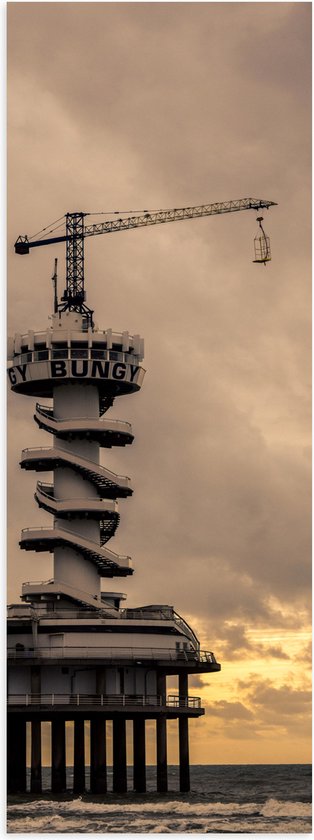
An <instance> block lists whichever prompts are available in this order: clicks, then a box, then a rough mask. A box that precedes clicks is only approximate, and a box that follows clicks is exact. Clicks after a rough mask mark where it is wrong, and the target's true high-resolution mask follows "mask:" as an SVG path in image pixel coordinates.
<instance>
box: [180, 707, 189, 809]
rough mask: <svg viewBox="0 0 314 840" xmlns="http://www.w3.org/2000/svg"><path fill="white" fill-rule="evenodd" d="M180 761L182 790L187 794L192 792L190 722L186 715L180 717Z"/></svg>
mask: <svg viewBox="0 0 314 840" xmlns="http://www.w3.org/2000/svg"><path fill="white" fill-rule="evenodd" d="M179 761H180V790H181V791H182V793H186V792H187V791H188V790H190V764H189V720H188V718H187V717H186V716H185V715H184V717H183V715H180V716H179Z"/></svg>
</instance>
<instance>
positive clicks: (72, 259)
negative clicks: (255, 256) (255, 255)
mask: <svg viewBox="0 0 314 840" xmlns="http://www.w3.org/2000/svg"><path fill="white" fill-rule="evenodd" d="M276 204H277V202H275V201H269V200H264V199H256V198H240V199H235V200H231V201H221V202H215V203H213V204H201V205H199V206H196V207H181V208H174V209H172V210H158V211H157V212H154V213H149V212H148V211H145V210H144V211H143V212H142V213H141V214H140V215H137V216H128V217H126V218H118V219H111V220H107V221H104V222H96V223H93V224H86V223H85V218H86V217H87V216H90V215H92V214H90V213H82V212H76V213H66V214H65V217H62V218H65V234H63V235H60V236H53V237H50V236H49V233H52V232H53V231H51V230H50V231H49V232H48V235H47V234H46V231H47V228H43V230H42V231H41V233H43V234H44V235H43V236H42V237H41V238H40V239H35V238H34V237H30V238H29V237H28V236H19V237H18V238H17V240H16V242H15V246H14V247H15V253H16V254H29V252H30V249H31V248H37V247H39V246H41V245H52V244H56V243H58V242H65V243H66V289H65V291H64V294H63V296H62V298H61V303H58V305H57V309H58V311H60V312H63V311H65V310H72V311H75V312H81V313H82V314H85V315H86V316H87V320H88V321H89V322H90V323H91V325H93V311H92V310H91V309H89V308H88V307H87V306H86V304H85V290H84V239H86V237H87V236H98V235H100V234H103V233H115V232H118V231H123V230H134V228H138V227H148V226H149V225H160V224H165V223H167V222H176V221H183V220H185V219H186V220H187V219H196V218H201V217H203V216H215V215H220V214H222V213H236V212H238V211H240V210H262V209H269V207H273V206H276ZM115 212H116V213H119V211H115ZM59 221H60V219H58V220H57V222H59ZM53 224H55V223H53ZM37 235H38V234H37ZM262 256H264V254H263V255H262ZM269 258H270V257H268V259H269ZM258 261H259V262H264V263H266V258H265V259H261V260H258Z"/></svg>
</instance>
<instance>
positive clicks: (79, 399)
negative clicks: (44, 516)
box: [7, 199, 274, 794]
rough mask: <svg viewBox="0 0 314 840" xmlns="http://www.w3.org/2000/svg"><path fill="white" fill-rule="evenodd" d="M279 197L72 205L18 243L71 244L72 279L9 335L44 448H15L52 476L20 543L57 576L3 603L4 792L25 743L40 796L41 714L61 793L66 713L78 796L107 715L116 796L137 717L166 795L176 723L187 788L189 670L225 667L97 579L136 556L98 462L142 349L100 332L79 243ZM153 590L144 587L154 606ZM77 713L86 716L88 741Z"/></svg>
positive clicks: (125, 336)
mask: <svg viewBox="0 0 314 840" xmlns="http://www.w3.org/2000/svg"><path fill="white" fill-rule="evenodd" d="M273 204H274V202H270V201H264V200H261V199H239V200H237V201H231V202H222V203H220V204H217V203H216V204H212V205H202V206H200V207H194V208H193V207H189V208H185V209H183V210H173V211H159V212H158V213H156V214H147V213H145V214H144V215H142V216H138V217H131V218H126V219H125V218H122V219H118V220H114V221H113V222H105V223H101V224H92V225H85V215H86V214H84V213H71V214H70V213H68V214H67V215H66V217H65V219H66V232H65V235H64V236H60V235H58V236H57V237H53V238H51V237H50V238H49V237H48V238H47V237H46V239H45V238H41V239H40V240H37V241H34V239H33V240H29V239H28V237H19V239H18V240H17V242H16V244H15V250H16V252H17V253H19V254H27V253H29V250H30V248H33V247H37V246H40V245H45V244H49V243H54V242H65V243H66V265H67V273H66V281H67V287H66V290H65V292H64V295H63V297H62V298H61V302H59V301H58V298H57V294H56V295H55V305H54V313H53V315H52V317H51V321H50V326H49V327H48V328H47V329H46V330H44V331H43V332H35V331H34V330H32V329H29V330H28V332H27V333H26V334H25V335H20V334H15V336H14V337H13V338H11V339H9V349H8V357H9V368H8V376H9V381H10V385H11V389H12V391H13V392H14V393H15V394H17V395H18V397H19V396H20V395H24V396H28V397H31V398H32V399H33V400H34V403H35V411H34V420H35V422H36V424H37V426H38V427H39V437H38V440H39V445H38V446H36V447H35V448H34V447H33V448H25V449H23V451H22V455H21V462H20V464H21V467H22V469H25V470H34V471H35V472H38V473H48V478H46V477H45V480H41V479H40V480H38V481H37V484H36V489H35V500H36V503H37V505H38V506H39V508H41V509H42V510H43V511H45V512H46V513H47V512H48V514H50V515H51V517H52V519H51V524H50V525H48V526H43V527H39V528H38V527H36V528H34V527H31V526H30V525H29V524H28V527H25V528H23V530H22V534H21V539H20V548H21V549H25V550H26V551H35V552H39V553H40V552H47V551H48V552H51V553H52V555H53V576H52V578H51V579H50V580H48V581H42V582H38V581H37V582H33V583H32V582H27V583H24V584H23V586H22V595H21V603H18V604H11V605H10V606H9V607H8V751H7V754H8V788H9V791H10V792H12V793H17V792H22V793H24V792H25V791H26V789H27V784H26V776H27V774H26V751H27V746H29V748H30V755H31V773H30V791H31V792H32V793H38V792H40V791H41V788H42V723H43V722H47V721H48V722H50V724H51V790H52V791H53V792H62V791H65V790H66V789H67V774H66V768H67V763H69V762H67V758H68V757H67V749H66V722H68V721H70V722H72V724H74V779H73V788H74V791H75V792H76V793H80V792H83V791H84V790H85V787H86V778H85V777H86V772H85V771H86V767H87V766H90V789H91V791H92V792H95V793H102V794H105V793H106V791H107V762H106V746H107V740H108V737H109V725H108V726H107V724H108V721H110V722H112V745H113V791H114V792H116V793H120V792H121V793H124V792H126V791H127V743H126V721H127V720H128V721H129V720H130V721H132V726H133V784H132V788H133V789H134V790H135V791H137V792H139V793H140V792H144V791H145V790H146V740H145V734H146V733H145V723H146V721H151V720H155V721H156V763H157V790H158V791H159V792H166V791H167V789H168V779H167V775H168V774H167V720H170V719H177V720H178V737H179V763H180V790H181V791H188V790H189V788H190V769H189V740H188V721H189V719H190V718H195V717H199V716H201V715H203V714H204V709H203V708H202V707H201V702H200V698H198V697H191V696H189V693H188V676H189V674H193V675H195V674H200V673H209V672H210V673H211V672H215V671H219V670H220V665H219V664H218V663H217V662H216V660H215V656H214V654H213V653H212V652H204V651H201V650H200V644H199V641H198V639H197V637H196V635H195V633H194V632H193V630H192V628H191V627H190V626H189V625H188V624H187V622H186V621H185V620H184V619H183V618H182V617H181V616H180V615H179V614H178V613H176V612H175V610H174V608H173V606H169V605H161V604H154V603H153V604H150V605H146V606H142V607H136V608H131V609H129V608H127V607H125V605H124V601H125V596H124V595H123V594H122V593H121V592H120V591H118V592H116V591H108V590H107V587H106V584H104V583H103V582H104V581H105V580H106V579H107V578H110V579H113V578H115V577H117V578H121V577H126V576H128V575H131V574H132V573H133V569H132V566H131V559H130V557H128V556H120V555H118V554H117V553H115V552H114V551H113V550H112V549H111V548H109V547H108V543H109V540H111V539H112V538H113V536H114V534H115V531H116V529H117V526H118V524H119V513H118V500H119V498H126V497H128V496H131V495H132V487H131V483H130V479H129V478H128V477H127V476H125V475H116V474H115V473H113V472H112V471H110V470H109V469H107V467H105V466H101V465H100V450H101V449H103V448H104V449H106V448H110V447H113V446H120V447H123V446H126V445H129V444H131V443H132V441H133V432H132V429H131V426H130V424H129V423H128V422H126V421H125V420H117V419H113V418H112V417H111V410H112V405H113V402H114V400H115V399H116V398H118V397H119V396H120V395H127V394H132V393H134V392H137V391H139V390H140V388H141V385H142V382H143V378H144V369H143V367H142V361H143V355H144V349H143V340H142V339H141V338H140V336H139V335H133V336H132V335H130V334H129V333H128V332H127V331H124V332H121V333H116V332H113V331H112V330H111V329H107V330H105V331H101V330H99V329H97V328H96V327H95V325H94V321H93V313H92V311H91V310H89V309H88V307H87V306H86V304H85V291H84V249H83V246H84V239H85V237H86V236H91V235H97V234H102V233H111V232H115V231H119V230H120V231H122V230H127V229H128V230H130V229H132V228H134V227H141V226H147V225H150V224H160V223H164V222H172V221H178V220H184V219H193V218H197V217H201V216H209V215H213V214H216V213H229V212H236V211H238V210H246V209H255V210H256V209H258V210H259V209H262V208H263V207H269V206H271V205H273ZM263 257H264V258H265V259H266V257H265V254H263ZM265 259H264V260H263V261H265ZM42 400H43V402H42ZM47 400H48V402H47ZM35 401H36V402H35ZM40 430H44V432H45V433H48V434H49V435H51V445H50V446H47V445H46V440H47V434H46V436H45V445H40ZM25 443H27V441H25ZM49 473H50V474H51V473H52V476H53V478H52V480H51V475H50V480H48V479H49ZM160 492H162V487H161V488H160ZM25 524H27V523H25ZM110 545H111V543H110ZM147 562H149V558H147ZM103 586H105V588H104V589H103ZM119 589H120V586H119ZM153 594H154V593H153V584H152V600H153ZM174 675H175V676H176V677H177V680H178V690H177V693H176V694H170V695H169V693H168V692H167V677H173V676H174ZM85 721H89V723H90V735H89V738H87V737H85V736H86V732H85ZM107 730H108V731H107ZM28 742H29V743H28ZM87 747H89V754H88V752H87Z"/></svg>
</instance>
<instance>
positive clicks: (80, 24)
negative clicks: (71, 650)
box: [8, 2, 311, 763]
mask: <svg viewBox="0 0 314 840" xmlns="http://www.w3.org/2000/svg"><path fill="white" fill-rule="evenodd" d="M310 15H311V4H310V3H281V2H280V3H271V2H270V3H268V2H267V3H237V2H235V3H219V2H217V3H102V2H100V3H15V2H14V3H9V4H8V24H9V26H8V30H9V31H8V62H9V71H8V82H9V133H8V148H9V164H8V187H9V212H8V237H9V258H8V269H9V273H8V319H9V329H8V331H9V334H12V333H14V332H15V331H17V332H26V331H27V330H28V329H35V330H36V329H37V330H38V329H39V330H40V329H45V328H46V326H47V325H48V323H49V322H48V315H49V314H50V313H51V311H52V284H51V279H50V278H51V275H52V273H53V261H54V258H55V257H58V259H59V263H58V266H59V277H60V289H62V288H63V286H64V272H65V265H64V249H63V246H62V245H59V246H55V247H50V248H49V247H47V248H41V249H36V250H35V251H34V253H32V252H31V254H30V255H29V256H28V257H24V258H22V257H19V256H16V255H15V254H14V252H13V243H14V241H15V239H16V238H17V236H18V235H19V234H21V233H23V234H24V233H27V234H29V235H32V234H34V233H36V232H37V231H39V230H40V229H41V228H43V227H45V226H46V225H48V224H49V223H50V222H51V221H53V220H54V219H57V218H59V217H60V216H62V215H63V214H64V213H65V212H67V211H75V210H79V211H81V210H84V211H89V212H96V211H99V212H100V211H110V210H120V211H122V210H129V209H130V210H139V211H141V210H142V209H143V208H147V209H149V210H155V209H159V208H160V207H163V208H171V207H184V206H191V205H197V204H204V203H209V202H214V201H223V200H228V199H235V198H242V197H247V196H253V197H255V198H264V199H270V200H272V201H276V202H278V207H274V208H272V209H271V210H269V211H265V212H264V226H265V229H266V231H267V233H268V234H269V235H270V236H271V245H272V254H273V260H272V262H271V263H269V264H268V265H267V266H266V267H264V266H263V265H261V266H260V265H255V264H253V262H252V260H253V257H254V253H253V239H254V236H255V234H256V232H257V228H258V225H257V222H256V213H254V211H248V212H243V213H242V212H241V213H237V214H233V215H230V216H228V215H226V216H217V217H213V218H210V219H206V218H205V219H197V220H194V221H189V222H181V223H177V224H171V225H165V226H159V227H158V226H156V227H152V228H147V229H142V230H141V229H139V230H135V231H129V232H124V233H121V234H119V237H118V236H117V237H115V236H113V235H112V236H100V237H95V238H90V239H89V240H87V241H86V278H87V279H86V288H87V303H88V305H89V306H90V307H91V308H92V309H94V310H95V316H96V321H97V323H98V325H99V327H100V328H101V329H106V328H108V327H112V328H113V329H115V330H118V331H120V330H129V331H130V333H131V334H134V333H140V334H141V335H142V336H144V338H145V361H144V366H145V368H146V370H147V373H146V377H145V380H144V385H143V388H142V391H141V392H140V393H139V394H137V395H134V396H131V397H128V398H126V397H124V398H121V399H120V400H116V402H115V404H114V407H113V409H112V410H111V416H112V417H118V418H121V419H126V420H129V421H131V422H132V424H133V431H134V433H135V442H134V444H133V446H132V447H129V448H125V449H123V450H117V451H116V452H115V451H112V452H110V451H109V452H107V451H106V450H104V451H103V453H102V461H103V463H104V464H106V465H108V466H109V467H110V468H112V469H114V470H116V471H117V472H119V473H120V474H123V473H125V474H128V475H130V476H131V478H132V484H133V487H134V490H135V492H134V496H133V498H132V499H131V500H126V501H124V502H121V504H120V513H121V524H120V527H119V530H118V533H117V535H116V537H115V538H114V540H113V541H112V543H110V548H111V547H112V549H113V550H114V551H117V552H120V553H122V554H130V555H132V557H133V562H134V567H135V573H134V575H133V577H132V578H131V579H127V580H126V581H125V582H123V588H124V591H125V592H126V593H127V595H128V605H129V606H132V605H134V606H138V605H141V604H145V603H147V604H149V603H169V604H173V605H174V606H175V608H176V609H177V611H178V612H179V613H181V614H183V615H184V616H185V617H186V618H188V619H189V620H190V621H191V623H192V624H193V626H194V627H195V629H196V631H197V632H198V633H199V636H200V640H201V646H202V647H203V648H204V649H209V650H214V651H215V653H216V656H217V658H218V659H219V661H221V662H222V672H221V674H220V675H215V679H213V680H211V684H210V686H209V680H208V679H207V677H202V678H201V679H198V680H195V686H194V687H193V686H192V687H191V693H194V694H195V693H197V694H201V695H202V697H203V700H204V703H205V704H207V706H208V710H207V716H206V718H205V719H204V720H203V721H202V722H201V721H199V722H197V723H195V724H193V726H192V732H193V739H192V740H193V743H192V760H193V761H195V762H197V761H203V762H204V763H207V762H210V761H211V760H212V755H213V744H215V747H214V749H215V760H218V758H217V756H218V755H219V759H220V760H221V761H222V762H223V761H226V762H228V761H230V762H234V761H236V760H239V761H240V760H242V761H243V762H245V761H248V762H250V761H252V762H253V763H254V762H256V763H258V762H259V761H279V762H285V761H296V762H298V761H301V762H302V761H307V760H309V756H310V753H309V739H308V720H309V714H308V710H309V682H308V672H307V670H306V667H307V664H306V663H307V660H308V643H309V622H310V618H309V606H310V603H309V599H310V580H311V563H310V559H311V558H310V459H309V446H310V286H311V269H310V244H311V198H310V187H311V180H310V154H311V92H310V84H311V51H310V50H311V48H310V34H311V20H310ZM8 409H9V423H8V431H9V444H8V457H9V478H10V482H9V485H10V486H9V537H8V547H9V602H11V603H12V602H13V601H17V600H18V598H19V593H20V589H21V583H22V581H25V580H38V579H48V578H49V577H50V576H51V571H52V561H51V556H50V555H49V554H47V555H45V554H40V555H39V554H38V555H36V554H32V553H26V552H21V551H19V548H18V539H19V532H20V529H21V528H22V527H27V526H31V525H41V524H44V523H45V522H47V523H48V522H49V521H50V517H49V516H48V514H45V513H44V512H42V511H40V510H39V509H38V508H37V506H36V504H35V502H34V498H33V492H34V488H35V482H36V477H35V475H34V474H32V473H25V472H23V471H21V470H20V469H19V467H18V461H19V455H20V450H21V448H23V447H27V446H31V445H40V443H43V444H46V445H50V444H51V439H50V438H49V436H48V435H46V434H45V433H44V432H39V430H38V428H37V426H36V424H35V423H34V421H33V419H32V418H33V409H34V401H32V400H31V399H29V398H26V397H17V396H14V395H10V396H9V403H8ZM120 586H121V582H120V584H119V586H118V588H120ZM112 588H113V589H114V588H117V587H116V585H115V583H114V582H113V584H112ZM171 743H172V742H171ZM171 749H172V747H171Z"/></svg>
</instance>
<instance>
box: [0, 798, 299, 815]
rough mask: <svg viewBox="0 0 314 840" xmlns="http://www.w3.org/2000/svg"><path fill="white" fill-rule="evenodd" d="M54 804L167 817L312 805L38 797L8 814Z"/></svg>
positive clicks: (66, 809) (77, 810)
mask: <svg viewBox="0 0 314 840" xmlns="http://www.w3.org/2000/svg"><path fill="white" fill-rule="evenodd" d="M52 807H53V811H54V814H55V815H56V812H59V813H60V812H62V814H65V815H71V814H74V815H76V816H78V815H79V814H81V815H84V817H85V818H87V816H88V815H89V814H90V815H94V816H96V815H98V816H99V817H104V816H106V815H109V814H111V815H114V814H117V815H119V816H120V817H121V816H123V815H124V818H125V817H126V816H127V815H128V816H130V815H132V814H134V816H136V815H137V814H140V815H141V816H144V815H145V814H146V815H147V814H163V815H165V813H166V814H167V817H168V814H169V816H172V817H173V816H174V815H177V816H178V817H179V818H180V817H182V816H184V817H189V818H191V817H192V816H193V817H194V816H195V817H197V816H200V817H201V816H211V815H213V814H215V815H218V814H219V815H223V816H232V815H237V814H238V815H248V816H250V815H254V814H257V813H260V814H261V815H262V816H264V817H275V816H280V817H285V816H286V817H308V816H311V805H310V804H308V803H305V802H291V801H284V800H281V801H280V800H276V799H269V800H267V802H265V803H264V804H262V803H257V802H245V803H241V804H240V803H236V802H206V803H203V802H190V801H182V800H173V801H170V800H165V801H163V802H152V801H148V802H143V801H142V802H134V801H131V800H130V801H128V802H119V803H113V802H90V801H89V800H86V799H82V797H78V798H77V799H73V800H71V801H59V802H56V801H53V803H52V802H51V801H50V800H45V799H41V800H39V801H37V800H35V801H32V802H23V803H15V804H12V805H9V807H8V814H9V815H11V816H14V815H17V814H19V813H21V814H22V813H24V814H25V813H26V814H27V815H31V814H33V813H34V814H35V813H38V811H39V810H40V812H41V813H42V814H43V812H45V811H48V813H50V814H51V810H52Z"/></svg>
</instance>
